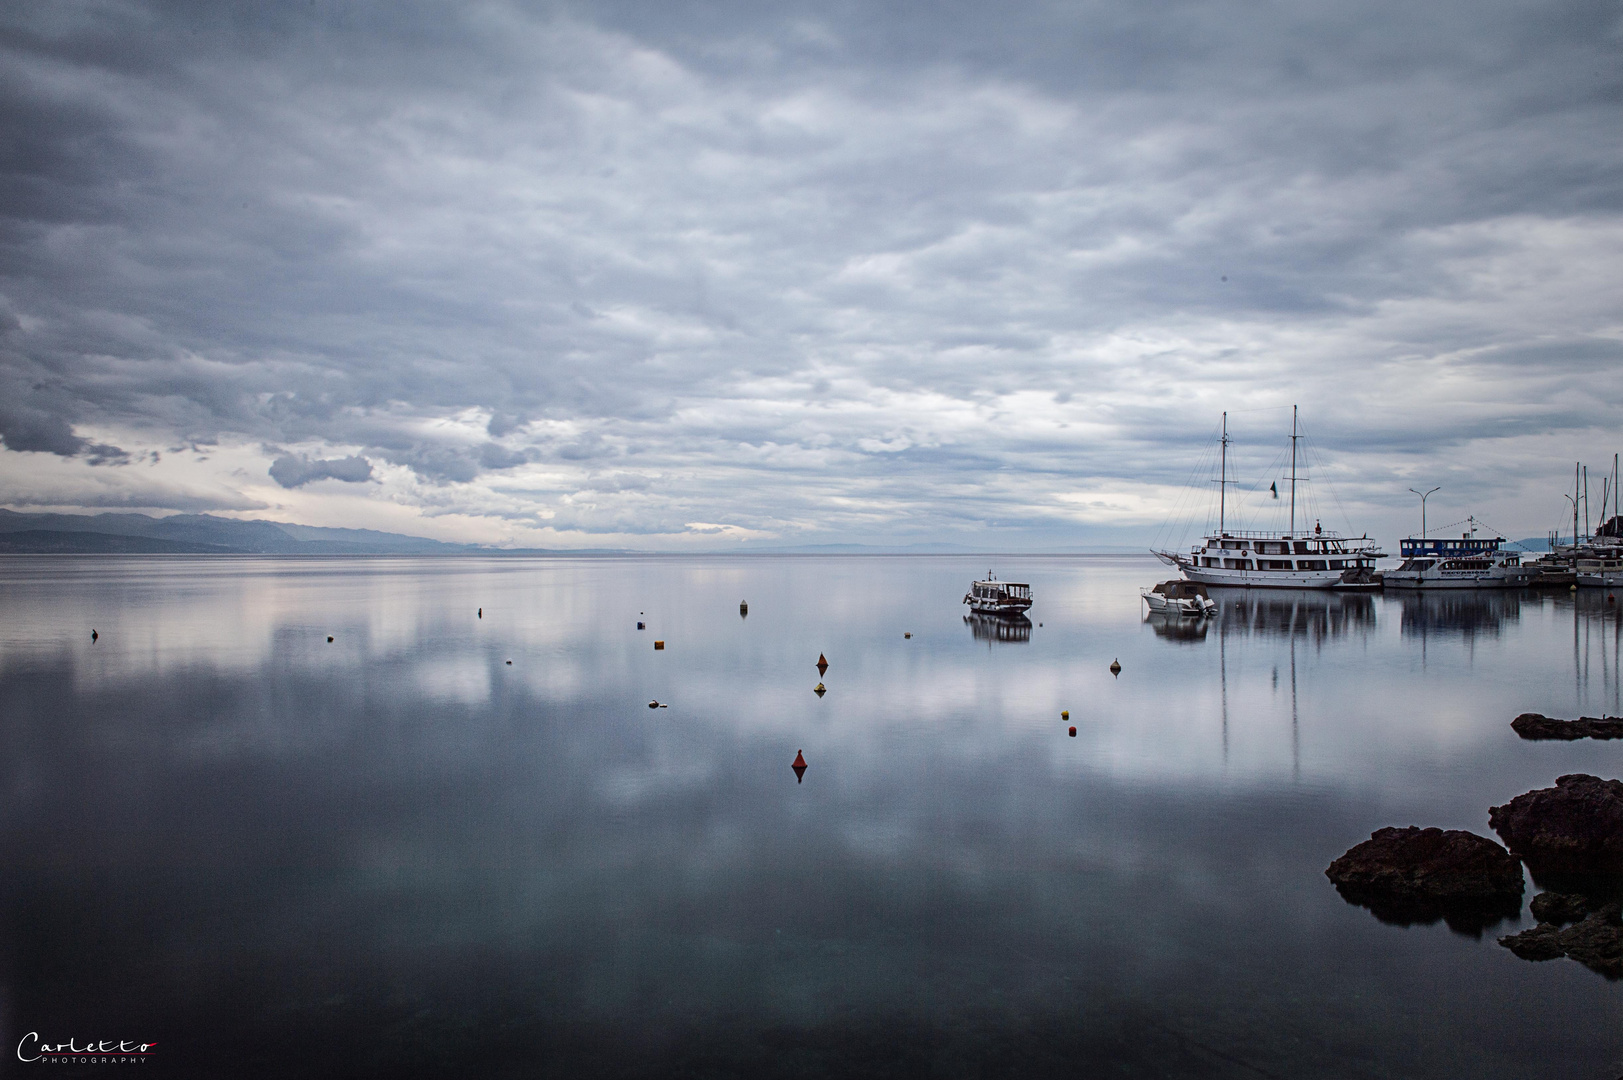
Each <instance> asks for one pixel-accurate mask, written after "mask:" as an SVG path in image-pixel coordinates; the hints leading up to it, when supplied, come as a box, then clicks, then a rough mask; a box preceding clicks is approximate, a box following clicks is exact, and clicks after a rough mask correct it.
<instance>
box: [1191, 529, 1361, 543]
mask: <svg viewBox="0 0 1623 1080" xmlns="http://www.w3.org/2000/svg"><path fill="white" fill-rule="evenodd" d="M1207 539H1211V540H1368V539H1369V537H1367V536H1342V535H1341V534H1340V533H1338V532H1336V531H1335V530H1334V529H1325V530H1324V531H1322V532H1316V533H1314V532H1305V533H1280V532H1271V531H1267V530H1264V531H1261V532H1259V531H1257V530H1255V529H1230V530H1229V531H1227V532H1221V533H1213V534H1212V535H1211V536H1210V537H1208V538H1207Z"/></svg>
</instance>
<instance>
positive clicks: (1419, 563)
mask: <svg viewBox="0 0 1623 1080" xmlns="http://www.w3.org/2000/svg"><path fill="white" fill-rule="evenodd" d="M1436 562H1437V560H1436V559H1405V560H1404V561H1403V565H1402V566H1400V567H1398V569H1399V570H1430V569H1431V568H1432V566H1433V565H1435V564H1436Z"/></svg>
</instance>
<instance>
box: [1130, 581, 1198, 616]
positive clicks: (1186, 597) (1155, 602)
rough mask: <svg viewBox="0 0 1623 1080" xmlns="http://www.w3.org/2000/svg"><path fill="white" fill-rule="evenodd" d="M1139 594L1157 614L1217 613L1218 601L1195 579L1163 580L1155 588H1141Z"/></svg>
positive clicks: (1196, 614) (1191, 614) (1195, 614)
mask: <svg viewBox="0 0 1623 1080" xmlns="http://www.w3.org/2000/svg"><path fill="white" fill-rule="evenodd" d="M1138 595H1140V596H1142V597H1143V598H1144V602H1145V603H1146V604H1148V605H1149V606H1150V610H1151V611H1152V612H1155V613H1156V614H1164V615H1189V616H1193V617H1196V618H1207V617H1209V616H1212V615H1216V614H1217V601H1215V600H1213V599H1212V598H1211V597H1209V596H1207V595H1206V586H1204V585H1201V584H1198V583H1197V582H1193V581H1178V580H1173V581H1163V582H1161V584H1159V585H1157V586H1155V588H1153V589H1140V590H1139V593H1138Z"/></svg>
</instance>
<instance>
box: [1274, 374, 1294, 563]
mask: <svg viewBox="0 0 1623 1080" xmlns="http://www.w3.org/2000/svg"><path fill="white" fill-rule="evenodd" d="M1276 520H1277V519H1276ZM1290 534H1291V535H1292V536H1295V535H1296V406H1295V405H1292V406H1291V532H1290Z"/></svg>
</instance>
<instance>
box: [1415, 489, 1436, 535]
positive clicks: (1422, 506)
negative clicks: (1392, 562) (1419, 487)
mask: <svg viewBox="0 0 1623 1080" xmlns="http://www.w3.org/2000/svg"><path fill="white" fill-rule="evenodd" d="M1409 490H1410V491H1414V493H1415V494H1416V495H1419V496H1420V539H1422V540H1424V539H1425V538H1426V496H1427V495H1430V494H1431V491H1441V490H1443V489H1442V487H1441V485H1439V486H1437V487H1434V488H1432V489H1431V491H1424V492H1422V491H1415V490H1414V488H1410V489H1409Z"/></svg>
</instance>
